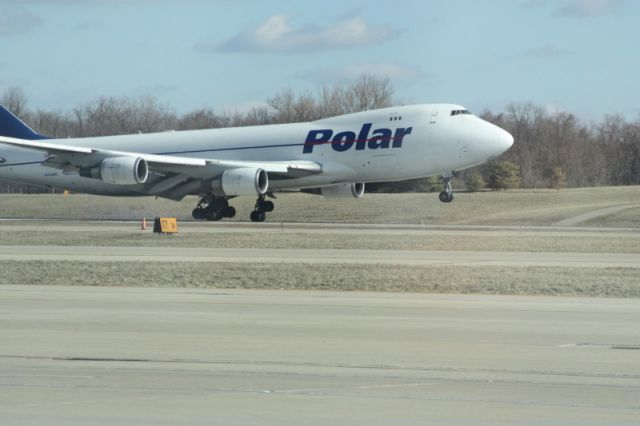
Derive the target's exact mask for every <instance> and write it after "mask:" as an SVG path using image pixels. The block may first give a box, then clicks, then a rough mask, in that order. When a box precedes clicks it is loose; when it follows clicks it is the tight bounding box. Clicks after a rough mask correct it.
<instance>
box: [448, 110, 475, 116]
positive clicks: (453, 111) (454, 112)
mask: <svg viewBox="0 0 640 426" xmlns="http://www.w3.org/2000/svg"><path fill="white" fill-rule="evenodd" d="M461 114H471V112H469V110H466V109H454V110H452V111H451V115H452V116H454V115H461Z"/></svg>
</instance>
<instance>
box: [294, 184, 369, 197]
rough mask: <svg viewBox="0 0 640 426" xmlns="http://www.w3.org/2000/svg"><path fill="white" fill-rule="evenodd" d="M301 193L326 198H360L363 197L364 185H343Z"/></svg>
mask: <svg viewBox="0 0 640 426" xmlns="http://www.w3.org/2000/svg"><path fill="white" fill-rule="evenodd" d="M302 192H306V193H309V194H316V195H322V196H323V197H327V198H362V197H363V196H364V183H343V184H341V185H334V186H326V187H323V188H314V189H305V190H303V191H302Z"/></svg>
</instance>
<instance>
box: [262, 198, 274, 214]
mask: <svg viewBox="0 0 640 426" xmlns="http://www.w3.org/2000/svg"><path fill="white" fill-rule="evenodd" d="M260 207H261V210H263V211H265V212H267V213H269V212H272V211H273V209H274V207H275V206H274V205H273V201H263V202H262V205H261V206H260Z"/></svg>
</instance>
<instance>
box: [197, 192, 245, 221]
mask: <svg viewBox="0 0 640 426" xmlns="http://www.w3.org/2000/svg"><path fill="white" fill-rule="evenodd" d="M191 215H192V216H193V218H194V219H198V220H202V219H206V220H213V221H218V220H222V219H223V218H225V217H229V218H231V217H234V216H235V215H236V209H235V208H233V207H231V206H230V205H229V201H228V200H227V199H226V198H224V197H214V196H213V195H207V196H206V197H202V198H201V199H200V201H199V202H198V205H197V206H196V208H195V209H193V211H192V212H191Z"/></svg>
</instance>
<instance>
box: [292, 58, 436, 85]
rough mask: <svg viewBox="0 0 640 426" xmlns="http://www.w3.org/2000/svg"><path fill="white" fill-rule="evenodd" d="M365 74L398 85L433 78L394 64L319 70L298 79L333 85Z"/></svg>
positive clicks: (412, 68) (354, 65)
mask: <svg viewBox="0 0 640 426" xmlns="http://www.w3.org/2000/svg"><path fill="white" fill-rule="evenodd" d="M364 74H369V75H373V76H376V77H388V78H389V79H390V80H391V81H393V82H396V83H397V82H400V83H402V82H405V83H406V82H412V81H416V80H424V79H432V78H433V76H432V75H431V74H428V73H425V72H424V71H422V70H421V69H420V68H419V67H415V66H403V65H399V64H396V63H393V62H376V63H371V64H348V65H345V66H343V67H337V68H317V69H315V70H312V71H309V72H306V73H299V74H298V77H301V78H306V79H311V80H314V81H318V82H321V83H333V82H340V81H349V80H356V79H358V78H360V77H361V76H362V75H364Z"/></svg>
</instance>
